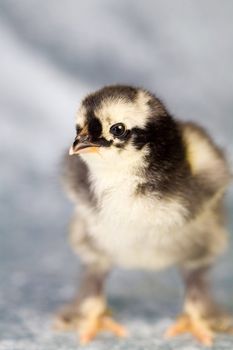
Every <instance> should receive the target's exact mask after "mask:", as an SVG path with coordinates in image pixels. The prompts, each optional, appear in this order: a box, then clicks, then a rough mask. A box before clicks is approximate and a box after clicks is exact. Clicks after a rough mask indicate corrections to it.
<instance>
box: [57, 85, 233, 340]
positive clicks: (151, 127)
mask: <svg viewBox="0 0 233 350" xmlns="http://www.w3.org/2000/svg"><path fill="white" fill-rule="evenodd" d="M230 178H231V175H230V170H229V167H228V164H227V162H226V160H225V157H224V155H223V153H222V151H221V150H220V149H219V148H218V147H217V146H216V145H215V144H214V142H213V141H212V139H211V138H210V137H209V136H208V134H207V133H206V132H205V131H204V130H203V129H202V128H201V127H199V126H198V125H196V124H193V123H187V122H182V121H178V120H176V119H174V118H173V117H172V116H171V114H170V113H169V112H168V111H167V109H166V107H165V106H164V105H163V104H162V102H161V101H160V100H159V99H158V98H157V97H156V96H155V95H153V94H151V93H150V92H149V91H146V90H144V89H141V88H135V87H131V86H120V85H116V86H108V87H104V88H102V89H101V90H99V91H97V92H95V93H92V94H90V95H88V96H87V97H86V98H85V99H84V100H83V101H82V104H81V107H80V109H79V111H78V113H77V119H76V137H75V141H74V143H73V146H72V147H71V148H70V152H69V155H67V156H66V157H65V162H64V183H65V187H66V189H67V192H68V193H69V195H70V197H71V198H72V200H73V201H74V203H75V214H74V217H73V219H72V222H71V227H70V241H71V244H72V247H73V248H74V250H75V252H77V254H78V255H79V257H80V259H81V261H82V264H83V278H82V281H81V285H80V290H79V293H78V296H77V297H76V298H75V300H74V301H73V302H72V303H71V304H70V305H69V306H67V307H66V308H65V309H64V310H63V311H62V312H61V313H60V314H59V316H58V319H57V322H56V325H57V327H60V328H62V329H64V328H68V329H75V330H77V331H78V333H79V337H80V342H81V343H87V342H89V341H90V340H91V339H93V338H94V337H95V336H96V335H97V333H98V332H99V331H103V330H108V331H111V332H113V333H114V334H116V335H118V336H124V335H126V333H127V332H126V330H125V328H124V327H123V326H121V325H120V324H118V323H117V322H116V321H114V320H113V319H112V318H111V316H110V313H109V311H108V307H107V301H106V298H105V295H104V283H105V280H106V277H107V275H108V273H109V272H110V271H111V269H113V268H114V267H115V266H119V267H123V268H127V269H128V268H130V269H137V268H140V269H142V268H143V269H150V270H158V269H163V268H166V267H169V266H171V265H175V266H176V267H177V268H178V269H179V270H180V272H181V274H182V276H183V280H184V285H185V290H186V292H185V300H184V307H183V311H182V314H181V316H179V317H178V318H177V320H176V322H175V324H174V325H172V326H171V327H170V328H169V329H168V330H167V332H166V335H167V336H174V335H177V334H181V333H184V332H190V333H192V334H193V336H194V337H196V338H197V339H198V340H199V341H200V342H202V343H203V344H205V345H211V344H212V341H213V338H214V335H215V333H216V332H232V330H233V328H232V320H231V317H229V316H228V315H227V314H225V313H223V312H222V310H221V309H220V308H219V307H218V306H217V304H216V303H215V302H214V300H213V298H212V296H211V294H210V291H209V285H208V282H207V278H206V275H208V271H209V268H210V267H211V265H212V264H213V262H214V261H215V259H216V258H217V257H218V256H219V255H220V254H221V253H222V252H223V251H224V248H225V247H226V244H227V232H226V230H225V227H224V215H223V196H224V192H225V190H226V187H227V186H228V184H229V182H230Z"/></svg>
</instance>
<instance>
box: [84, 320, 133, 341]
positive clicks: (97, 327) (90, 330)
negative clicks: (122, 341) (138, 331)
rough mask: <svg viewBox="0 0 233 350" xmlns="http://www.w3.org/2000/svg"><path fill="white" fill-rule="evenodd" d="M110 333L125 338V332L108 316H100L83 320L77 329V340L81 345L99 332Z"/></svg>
mask: <svg viewBox="0 0 233 350" xmlns="http://www.w3.org/2000/svg"><path fill="white" fill-rule="evenodd" d="M104 331H107V332H111V333H113V334H114V335H116V336H118V337H125V336H127V334H128V332H127V330H126V329H125V328H124V327H123V326H122V325H121V324H119V323H117V322H116V321H114V320H113V319H112V318H111V317H110V316H109V315H101V316H99V317H95V318H89V319H85V321H84V320H83V322H82V323H81V325H80V327H79V339H80V343H81V344H82V345H84V344H87V343H89V342H90V341H91V340H93V339H94V338H95V337H96V336H97V334H98V333H99V332H104Z"/></svg>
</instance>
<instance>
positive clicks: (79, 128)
mask: <svg viewBox="0 0 233 350" xmlns="http://www.w3.org/2000/svg"><path fill="white" fill-rule="evenodd" d="M75 129H76V134H77V135H78V134H80V132H81V131H82V128H81V126H80V125H79V124H77V125H76V126H75Z"/></svg>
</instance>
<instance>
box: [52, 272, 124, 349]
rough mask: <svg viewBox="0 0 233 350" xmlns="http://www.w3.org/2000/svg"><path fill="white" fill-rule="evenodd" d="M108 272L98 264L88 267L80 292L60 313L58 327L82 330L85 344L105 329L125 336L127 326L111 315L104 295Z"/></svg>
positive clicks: (82, 342)
mask: <svg viewBox="0 0 233 350" xmlns="http://www.w3.org/2000/svg"><path fill="white" fill-rule="evenodd" d="M106 275H107V272H106V271H102V270H98V269H97V268H96V266H95V267H94V266H89V267H86V268H85V270H84V273H83V278H82V280H81V286H80V290H79V293H78V296H77V297H76V298H75V299H74V301H73V302H72V303H71V304H69V305H67V306H66V307H65V308H64V309H63V310H62V311H61V312H60V313H59V315H58V316H57V319H56V321H55V328H56V329H58V330H74V331H77V332H78V333H79V339H80V343H81V344H86V343H88V342H89V341H91V340H92V339H93V338H95V336H96V335H97V334H98V333H99V332H101V331H110V332H112V333H113V334H115V335H117V336H120V337H123V336H125V335H126V330H125V328H124V327H123V326H121V325H120V324H118V323H117V322H116V321H114V320H113V319H112V318H111V315H110V312H109V310H108V308H107V303H106V299H105V297H104V291H103V287H104V281H105V279H106Z"/></svg>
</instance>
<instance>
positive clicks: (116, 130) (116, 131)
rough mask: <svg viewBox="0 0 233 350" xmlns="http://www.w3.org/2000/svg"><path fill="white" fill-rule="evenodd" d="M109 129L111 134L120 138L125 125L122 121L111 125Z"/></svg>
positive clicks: (123, 132)
mask: <svg viewBox="0 0 233 350" xmlns="http://www.w3.org/2000/svg"><path fill="white" fill-rule="evenodd" d="M109 131H110V133H111V134H112V135H113V136H115V137H118V138H121V137H123V136H124V134H125V132H126V127H125V125H124V124H123V123H116V124H114V125H112V126H111V128H110V130H109Z"/></svg>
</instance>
